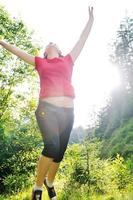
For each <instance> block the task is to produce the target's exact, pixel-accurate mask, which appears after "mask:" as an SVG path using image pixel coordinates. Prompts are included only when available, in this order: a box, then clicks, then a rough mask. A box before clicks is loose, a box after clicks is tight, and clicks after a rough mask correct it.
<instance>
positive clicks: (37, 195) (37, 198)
mask: <svg viewBox="0 0 133 200" xmlns="http://www.w3.org/2000/svg"><path fill="white" fill-rule="evenodd" d="M41 199H42V191H41V190H35V191H34V189H33V190H32V199H31V200H41Z"/></svg>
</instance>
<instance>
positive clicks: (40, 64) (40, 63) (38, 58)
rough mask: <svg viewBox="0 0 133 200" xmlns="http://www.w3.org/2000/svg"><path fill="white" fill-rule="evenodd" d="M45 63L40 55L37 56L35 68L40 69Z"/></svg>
mask: <svg viewBox="0 0 133 200" xmlns="http://www.w3.org/2000/svg"><path fill="white" fill-rule="evenodd" d="M43 65H44V59H43V58H41V57H38V56H35V69H36V70H37V71H39V70H40V69H41V67H42V66H43Z"/></svg>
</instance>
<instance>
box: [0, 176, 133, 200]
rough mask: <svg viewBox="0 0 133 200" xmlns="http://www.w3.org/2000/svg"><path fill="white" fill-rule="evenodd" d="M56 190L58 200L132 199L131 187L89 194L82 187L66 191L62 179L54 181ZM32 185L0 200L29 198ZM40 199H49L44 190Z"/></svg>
mask: <svg viewBox="0 0 133 200" xmlns="http://www.w3.org/2000/svg"><path fill="white" fill-rule="evenodd" d="M55 187H56V189H57V191H58V200H132V199H133V191H131V190H132V189H133V188H129V191H121V192H112V193H111V194H107V195H98V194H95V193H94V194H89V193H88V192H85V191H84V189H83V188H82V187H81V188H76V189H75V190H74V189H73V190H72V189H71V188H68V191H67V190H66V191H64V190H63V189H64V186H63V180H62V181H61V180H60V181H58V182H56V185H55ZM31 192H32V187H30V188H28V189H27V190H25V191H22V192H19V193H17V194H16V195H11V196H0V200H9V199H10V200H31ZM42 200H49V198H48V195H47V192H46V190H44V191H43V197H42Z"/></svg>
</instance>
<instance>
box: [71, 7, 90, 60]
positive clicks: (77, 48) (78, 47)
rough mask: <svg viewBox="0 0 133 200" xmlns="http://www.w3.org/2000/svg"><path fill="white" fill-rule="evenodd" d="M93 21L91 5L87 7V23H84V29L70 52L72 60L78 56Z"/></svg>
mask: <svg viewBox="0 0 133 200" xmlns="http://www.w3.org/2000/svg"><path fill="white" fill-rule="evenodd" d="M93 21H94V17H93V7H92V8H90V7H89V20H88V21H87V24H86V26H85V28H84V30H83V31H82V33H81V35H80V38H79V40H78V41H77V43H76V44H75V46H74V47H73V49H72V51H71V52H70V55H71V57H72V60H73V62H74V61H75V60H76V59H77V57H78V56H79V54H80V52H81V50H82V49H83V47H84V45H85V42H86V40H87V38H88V36H89V33H90V31H91V27H92V24H93Z"/></svg>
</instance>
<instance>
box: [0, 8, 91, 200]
mask: <svg viewBox="0 0 133 200" xmlns="http://www.w3.org/2000/svg"><path fill="white" fill-rule="evenodd" d="M93 20H94V18H93V8H92V7H91V8H90V7H89V20H88V22H87V24H86V26H85V28H84V30H83V32H82V34H81V36H80V38H79V40H78V42H77V43H76V45H75V46H74V48H73V49H72V51H71V52H70V53H68V54H67V55H65V56H63V55H62V54H61V51H60V50H59V48H58V47H57V45H56V44H53V43H49V44H48V45H47V47H46V49H45V53H44V58H41V57H38V56H35V57H34V56H32V55H29V54H27V53H25V52H24V51H22V50H20V49H19V48H17V47H15V46H13V45H10V44H7V43H6V42H5V41H3V40H0V44H1V45H2V46H3V47H4V48H5V49H7V50H8V51H10V52H11V53H13V54H15V55H16V56H18V57H19V58H20V59H22V60H24V61H25V62H27V63H29V64H31V65H33V66H35V69H36V70H37V72H38V74H39V77H40V94H39V101H38V106H37V109H36V111H35V115H36V120H37V123H38V127H39V129H40V132H41V135H42V138H43V141H44V149H43V150H42V153H41V156H40V158H39V161H38V166H37V173H36V176H37V177H36V183H35V186H34V188H33V191H32V200H41V197H42V190H43V184H44V185H45V187H46V189H47V191H48V195H49V198H50V199H52V200H56V199H57V197H56V192H55V189H54V185H53V182H54V179H55V175H56V173H57V170H58V168H59V165H60V162H61V161H62V159H63V156H64V153H65V151H66V148H67V145H68V141H69V137H70V133H71V130H72V127H73V121H74V113H73V111H74V104H73V99H74V97H75V94H74V89H73V86H72V85H71V77H72V70H73V65H74V62H75V60H76V59H77V57H78V56H79V54H80V52H81V50H82V48H83V46H84V44H85V42H86V40H87V38H88V35H89V33H90V30H91V27H92V24H93Z"/></svg>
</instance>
